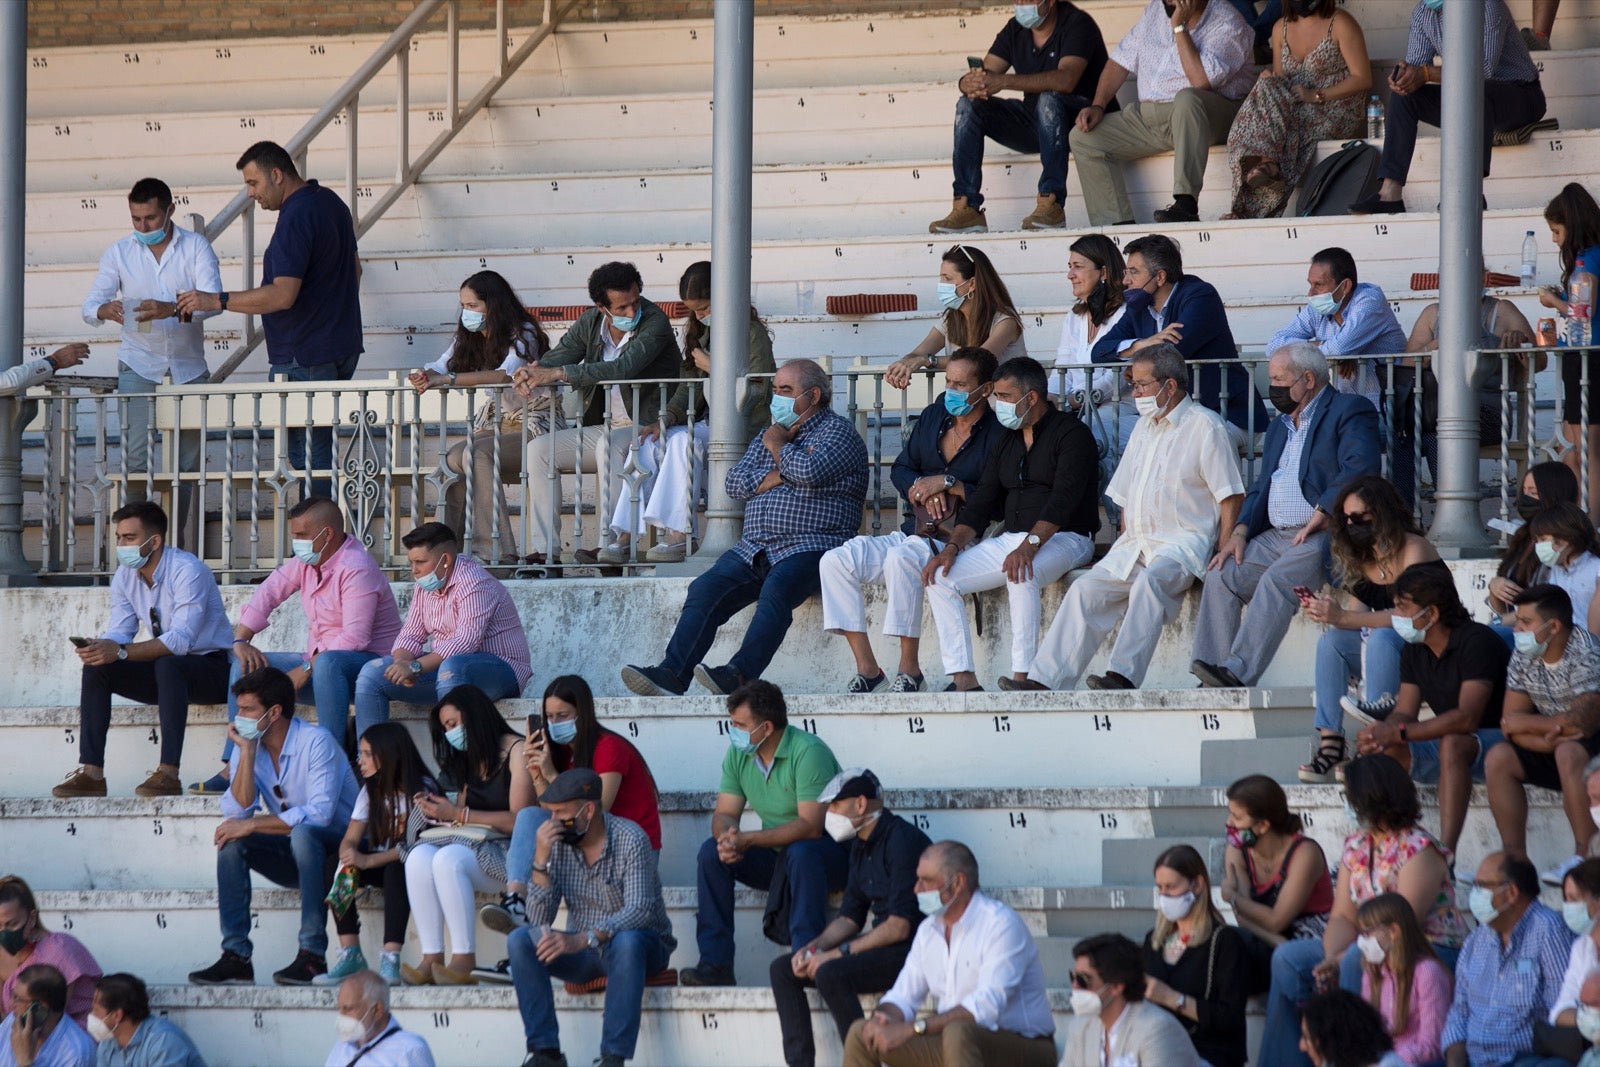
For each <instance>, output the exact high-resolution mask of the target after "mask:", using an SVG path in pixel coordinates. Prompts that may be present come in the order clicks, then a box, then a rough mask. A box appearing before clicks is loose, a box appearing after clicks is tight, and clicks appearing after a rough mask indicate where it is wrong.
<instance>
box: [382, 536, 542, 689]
mask: <svg viewBox="0 0 1600 1067" xmlns="http://www.w3.org/2000/svg"><path fill="white" fill-rule="evenodd" d="M447 569H448V570H450V571H453V573H451V574H450V576H449V580H448V581H447V582H446V583H445V587H444V588H443V589H442V590H440V591H439V592H437V593H425V592H423V591H422V590H420V589H419V590H417V591H416V592H415V593H413V594H412V597H411V610H410V611H408V612H407V613H406V624H405V626H404V627H402V628H401V630H400V636H399V637H398V638H397V639H396V640H395V643H394V647H395V648H396V649H405V650H406V651H407V652H410V653H411V654H412V655H413V656H420V655H421V654H422V653H423V651H424V646H427V649H426V650H427V651H430V652H432V653H434V654H435V655H438V656H445V657H447V658H448V657H450V656H458V655H463V654H466V653H469V652H487V653H488V654H489V655H491V656H499V657H500V658H501V659H503V660H505V661H506V663H508V664H509V665H510V666H511V669H512V670H513V671H514V672H516V675H517V689H518V690H519V691H520V690H521V689H522V687H523V686H525V685H527V684H528V679H529V678H530V677H531V676H532V675H533V664H532V663H531V662H529V655H528V635H527V633H525V632H524V631H523V629H522V619H521V617H520V616H518V615H517V605H516V604H515V603H513V602H512V600H511V594H510V593H509V592H508V591H507V590H506V587H505V586H504V585H502V584H501V583H500V581H499V580H498V579H496V578H495V577H494V576H493V575H491V574H490V573H489V572H488V571H486V570H484V569H483V565H482V564H480V563H479V562H478V561H477V560H475V559H473V558H472V557H471V556H456V557H455V559H454V560H452V561H451V564H450V567H449V568H447ZM430 642H431V644H430Z"/></svg>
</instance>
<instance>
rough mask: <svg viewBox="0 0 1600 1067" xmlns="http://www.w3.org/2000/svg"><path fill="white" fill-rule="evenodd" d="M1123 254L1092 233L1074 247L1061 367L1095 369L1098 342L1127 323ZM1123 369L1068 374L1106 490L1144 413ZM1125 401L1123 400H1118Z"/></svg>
mask: <svg viewBox="0 0 1600 1067" xmlns="http://www.w3.org/2000/svg"><path fill="white" fill-rule="evenodd" d="M1124 265H1125V264H1124V263H1123V259H1122V252H1121V251H1120V250H1119V249H1118V248H1117V246H1116V245H1115V244H1113V243H1112V241H1111V238H1109V237H1107V236H1106V235H1105V234H1102V233H1091V234H1087V235H1085V236H1083V237H1080V238H1078V239H1077V240H1076V241H1074V242H1072V247H1071V248H1070V249H1069V251H1068V255H1067V283H1068V284H1069V285H1071V286H1072V298H1073V299H1074V300H1075V301H1077V303H1076V304H1074V305H1073V307H1072V310H1071V311H1070V312H1068V314H1067V320H1066V323H1065V324H1064V325H1063V326H1062V327H1061V344H1060V345H1058V346H1057V347H1056V367H1057V368H1063V367H1070V365H1071V364H1074V363H1089V362H1090V359H1089V350H1090V349H1092V348H1093V347H1094V342H1095V339H1096V338H1098V337H1099V336H1100V335H1101V334H1102V333H1104V332H1105V331H1106V330H1109V329H1111V327H1113V326H1115V325H1116V324H1117V322H1118V320H1120V319H1121V318H1122V314H1123V311H1124V310H1125V309H1124V308H1123V306H1122V270H1123V267H1124ZM1121 374H1122V367H1120V366H1118V365H1116V364H1107V365H1104V366H1101V367H1096V368H1095V369H1094V371H1093V372H1092V373H1091V372H1090V371H1088V370H1085V369H1083V368H1079V369H1076V370H1072V369H1069V370H1067V372H1066V380H1065V384H1064V388H1065V393H1064V394H1063V399H1064V400H1065V401H1066V404H1067V406H1068V407H1069V408H1071V409H1072V410H1073V411H1076V412H1077V413H1078V417H1079V418H1080V419H1082V420H1083V421H1084V422H1086V423H1088V424H1089V430H1090V431H1091V432H1092V433H1093V434H1094V439H1095V442H1096V443H1097V444H1098V445H1099V446H1100V467H1101V478H1100V483H1101V485H1102V487H1103V486H1104V485H1105V483H1106V482H1107V481H1109V480H1110V477H1111V471H1112V470H1114V469H1115V468H1116V465H1117V460H1118V459H1119V458H1120V457H1121V456H1122V452H1123V450H1124V449H1125V448H1127V447H1128V438H1129V437H1131V436H1132V435H1133V426H1134V423H1136V422H1138V421H1139V412H1138V411H1137V410H1136V409H1135V408H1134V405H1133V396H1132V394H1131V393H1129V391H1128V387H1127V386H1126V385H1121V387H1120V388H1119V383H1118V381H1117V379H1118V377H1119V376H1120V375H1121ZM1118 397H1121V399H1120V400H1118V399H1117V398H1118Z"/></svg>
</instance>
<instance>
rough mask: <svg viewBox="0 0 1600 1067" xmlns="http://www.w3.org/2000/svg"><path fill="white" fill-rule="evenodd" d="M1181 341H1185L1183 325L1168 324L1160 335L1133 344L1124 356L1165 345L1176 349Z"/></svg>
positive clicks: (1155, 334)
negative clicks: (1154, 346)
mask: <svg viewBox="0 0 1600 1067" xmlns="http://www.w3.org/2000/svg"><path fill="white" fill-rule="evenodd" d="M1181 340H1183V323H1181V322H1170V323H1168V324H1167V328H1166V329H1164V330H1162V331H1161V332H1160V333H1153V334H1151V335H1150V336H1149V337H1145V338H1143V339H1141V340H1138V341H1135V342H1133V344H1131V345H1129V346H1128V349H1127V351H1126V352H1124V353H1123V356H1124V358H1126V357H1127V356H1128V355H1129V354H1131V353H1133V352H1137V351H1139V350H1140V349H1142V348H1150V347H1151V346H1153V345H1163V344H1165V345H1172V346H1174V347H1176V346H1177V344H1178V342H1179V341H1181Z"/></svg>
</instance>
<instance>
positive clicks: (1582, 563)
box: [1528, 504, 1600, 634]
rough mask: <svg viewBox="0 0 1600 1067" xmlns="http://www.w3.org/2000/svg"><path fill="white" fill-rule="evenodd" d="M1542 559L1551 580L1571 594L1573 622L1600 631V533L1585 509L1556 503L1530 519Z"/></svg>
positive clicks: (1534, 541) (1536, 547) (1538, 554)
mask: <svg viewBox="0 0 1600 1067" xmlns="http://www.w3.org/2000/svg"><path fill="white" fill-rule="evenodd" d="M1528 536H1529V537H1531V538H1532V539H1533V550H1534V553H1535V554H1536V555H1537V556H1538V557H1539V562H1540V563H1542V564H1544V565H1545V566H1546V567H1548V568H1550V577H1549V582H1550V584H1551V585H1555V586H1559V587H1561V588H1562V589H1563V590H1565V591H1566V594H1567V596H1569V597H1571V598H1572V625H1574V626H1581V627H1583V628H1584V629H1585V630H1588V631H1589V632H1590V633H1592V634H1593V633H1600V597H1596V596H1595V595H1594V594H1595V585H1596V583H1597V582H1600V537H1597V536H1596V535H1595V529H1594V526H1593V524H1591V523H1590V522H1589V517H1588V516H1587V515H1585V514H1584V513H1583V509H1582V508H1580V507H1578V505H1576V504H1557V505H1555V506H1554V507H1550V508H1546V509H1544V510H1543V511H1541V512H1539V513H1538V514H1537V515H1535V516H1534V517H1533V518H1532V519H1530V520H1528Z"/></svg>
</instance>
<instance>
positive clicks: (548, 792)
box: [539, 767, 600, 804]
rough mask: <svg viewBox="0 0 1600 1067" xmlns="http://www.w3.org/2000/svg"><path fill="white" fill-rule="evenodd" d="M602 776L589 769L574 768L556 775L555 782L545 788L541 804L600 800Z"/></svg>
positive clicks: (540, 800)
mask: <svg viewBox="0 0 1600 1067" xmlns="http://www.w3.org/2000/svg"><path fill="white" fill-rule="evenodd" d="M599 799H600V776H599V775H598V774H596V773H594V772H593V771H591V770H590V769H589V768H587V767H574V768H572V769H571V770H570V771H562V772H561V773H560V774H558V775H556V777H555V781H553V782H551V783H550V784H549V785H547V786H545V790H544V795H543V796H541V797H540V798H539V803H541V804H564V803H566V802H567V801H569V800H599Z"/></svg>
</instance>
